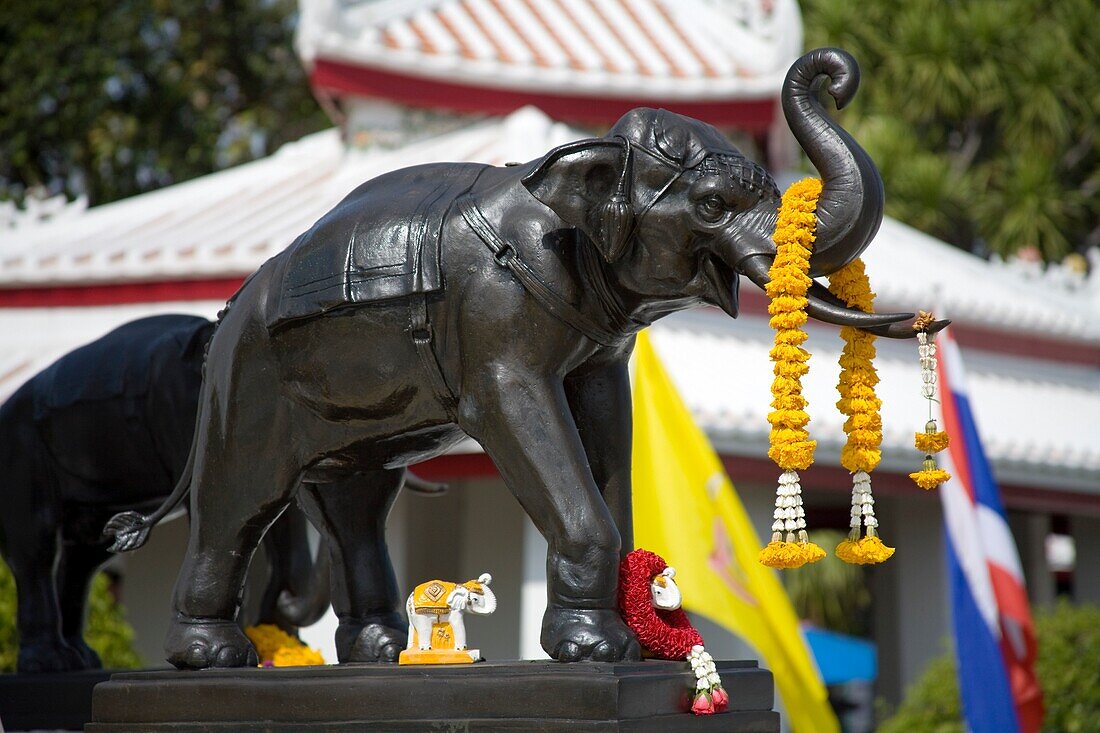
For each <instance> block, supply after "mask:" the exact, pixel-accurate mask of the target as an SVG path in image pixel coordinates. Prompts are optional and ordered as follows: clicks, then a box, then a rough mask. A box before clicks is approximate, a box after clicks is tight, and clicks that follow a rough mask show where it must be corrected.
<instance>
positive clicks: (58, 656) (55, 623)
mask: <svg viewBox="0 0 1100 733" xmlns="http://www.w3.org/2000/svg"><path fill="white" fill-rule="evenodd" d="M11 510H12V508H11V507H10V506H9V507H5V511H6V512H7V511H11ZM23 521H24V522H25V523H27V524H28V525H29V526H25V527H22V528H21V529H20V531H19V534H18V535H16V536H14V537H13V536H12V535H10V534H9V535H8V542H9V547H7V548H6V549H7V553H6V557H5V559H6V560H7V563H8V567H9V568H11V572H12V576H13V577H14V578H15V590H16V596H17V611H16V617H17V622H16V624H17V627H18V629H19V658H18V661H17V671H19V672H20V673H29V672H62V671H66V670H71V669H83V668H84V667H85V666H86V664H85V660H84V659H83V658H82V656H81V655H80V653H79V652H78V651H77V650H75V649H73V648H72V647H70V646H69V645H68V644H66V643H65V640H64V638H63V637H62V634H61V604H60V599H59V598H58V593H57V585H56V582H55V578H56V574H57V564H58V556H59V554H60V536H59V531H58V530H57V529H56V526H50V525H51V524H52V523H51V522H50V521H49V520H47V519H45V518H43V517H41V516H34V515H23ZM12 540H14V541H12Z"/></svg>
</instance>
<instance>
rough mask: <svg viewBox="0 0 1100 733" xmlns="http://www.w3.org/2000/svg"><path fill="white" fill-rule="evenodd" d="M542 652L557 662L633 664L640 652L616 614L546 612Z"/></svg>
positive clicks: (602, 611) (571, 610) (566, 610)
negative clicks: (543, 650)
mask: <svg viewBox="0 0 1100 733" xmlns="http://www.w3.org/2000/svg"><path fill="white" fill-rule="evenodd" d="M542 648H543V649H545V650H546V653H547V654H549V655H550V656H551V657H553V658H554V659H557V660H558V661H559V662H580V661H591V662H623V661H628V662H634V661H639V660H640V659H641V658H642V649H641V647H640V646H639V645H638V640H637V638H635V636H634V634H633V632H631V631H630V629H628V628H627V627H626V624H625V623H623V620H622V618H621V617H620V616H619V613H618V612H617V611H612V610H609V609H594V610H585V609H575V608H555V607H549V608H547V609H546V614H545V615H544V616H543V617H542Z"/></svg>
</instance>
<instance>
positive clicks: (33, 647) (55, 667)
mask: <svg viewBox="0 0 1100 733" xmlns="http://www.w3.org/2000/svg"><path fill="white" fill-rule="evenodd" d="M88 651H91V650H90V649H89V650H88ZM92 654H93V655H94V654H95V652H92ZM96 659H97V661H98V657H97V658H96ZM87 667H88V665H87V664H86V663H85V661H84V658H83V657H82V656H81V655H80V652H78V651H77V650H76V649H73V648H72V647H71V646H69V645H68V644H66V643H65V642H63V641H62V640H61V639H56V640H51V641H31V642H26V643H23V644H20V645H19V658H18V659H17V660H16V667H15V669H16V671H17V672H18V673H19V674H37V673H39V672H69V671H71V670H74V669H86V668H87Z"/></svg>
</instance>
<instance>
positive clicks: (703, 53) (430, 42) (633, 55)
mask: <svg viewBox="0 0 1100 733" xmlns="http://www.w3.org/2000/svg"><path fill="white" fill-rule="evenodd" d="M375 5H376V6H377V7H371V6H375ZM302 13H303V16H302V17H303V22H302V23H300V24H299V28H298V38H297V46H298V48H299V50H300V52H301V54H302V56H303V58H304V60H305V61H306V62H307V64H309V63H312V62H314V61H315V60H317V59H325V60H332V61H338V62H343V63H349V64H352V65H354V66H362V67H363V68H366V69H369V68H380V69H384V70H387V71H391V72H397V73H401V74H408V75H411V76H423V77H430V78H440V79H444V80H453V81H457V82H460V83H462V84H465V85H474V86H488V87H508V88H513V89H529V90H532V91H534V90H537V91H558V92H576V93H581V94H590V95H600V94H613V95H616V96H630V97H641V98H647V99H652V98H662V99H668V100H670V101H671V100H736V99H763V98H770V97H775V96H776V95H777V94H778V91H779V88H780V86H781V84H782V80H783V77H784V75H785V74H786V71H787V68H788V67H789V66H790V64H791V62H793V61H794V60H795V58H796V57H797V56H798V54H799V52H800V50H801V40H802V23H801V17H800V14H799V11H798V6H797V3H796V2H795V0H767V1H764V0H405V1H402V2H392V1H391V2H381V3H338V2H335V1H334V0H304V1H303V2H302Z"/></svg>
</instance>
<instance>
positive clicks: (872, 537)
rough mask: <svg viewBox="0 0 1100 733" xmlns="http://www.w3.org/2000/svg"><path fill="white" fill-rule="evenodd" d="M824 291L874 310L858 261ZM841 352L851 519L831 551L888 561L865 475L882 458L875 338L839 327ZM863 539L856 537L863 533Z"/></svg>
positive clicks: (843, 461) (858, 559)
mask: <svg viewBox="0 0 1100 733" xmlns="http://www.w3.org/2000/svg"><path fill="white" fill-rule="evenodd" d="M829 292H831V293H832V294H833V295H835V296H837V297H838V298H840V300H841V301H842V302H844V303H845V304H846V305H847V306H848V307H850V308H858V309H859V310H861V311H863V312H864V313H872V312H874V304H875V294H874V293H873V292H872V291H871V283H870V281H869V280H868V279H867V270H866V268H865V267H864V265H863V261H862V260H859V259H856V260H853V261H852V262H850V263H849V264H847V265H845V266H844V267H842V268H840V269H839V270H837V271H836V272H834V273H833V274H832V275H830V276H829ZM840 336H841V338H843V339H844V350H843V352H841V355H840V367H841V371H840V381H839V382H838V384H837V392H839V393H840V400H838V401H837V403H836V406H837V409H838V410H840V412H841V413H842V414H843V415H846V416H847V418H848V419H847V420H846V421H845V423H844V433H845V434H846V435H847V436H848V440H847V442H846V443H845V445H844V448H843V449H841V451H840V465H842V466H844V468H846V469H848V471H849V472H850V473H851V474H852V521H851V531H850V532H849V533H848V538H847V539H845V540H842V541H841V542H840V544H838V545H837V547H836V550H835V552H836V556H837V557H839V558H840V559H841V560H843V561H845V562H849V563H856V564H861V565H862V564H868V563H878V562H882V561H884V560H887V559H889V557H890V556H891V555H893V554H894V548H892V547H887V546H886V545H885V544H883V542H882V540H881V539H879V537H878V536H877V530H876V528H877V527H878V520H877V519H876V518H875V514H874V499H873V498H872V496H871V477H870V475H869V474H870V473H871V472H872V471H874V470H875V468H876V467H877V466H878V464H879V461H880V460H882V451H881V450H880V449H879V446H881V445H882V415H881V412H880V411H881V408H882V400H881V399H879V397H878V395H876V394H875V385H877V384H878V381H879V379H878V373H877V372H876V371H875V365H874V361H873V360H874V358H875V355H876V352H875V335H874V334H872V333H868V332H867V331H862V330H860V329H858V328H853V327H851V326H845V327H843V328H841V329H840ZM864 527H865V528H866V531H867V535H866V536H865V537H861V534H862V531H861V530H862V529H863V528H864Z"/></svg>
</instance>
